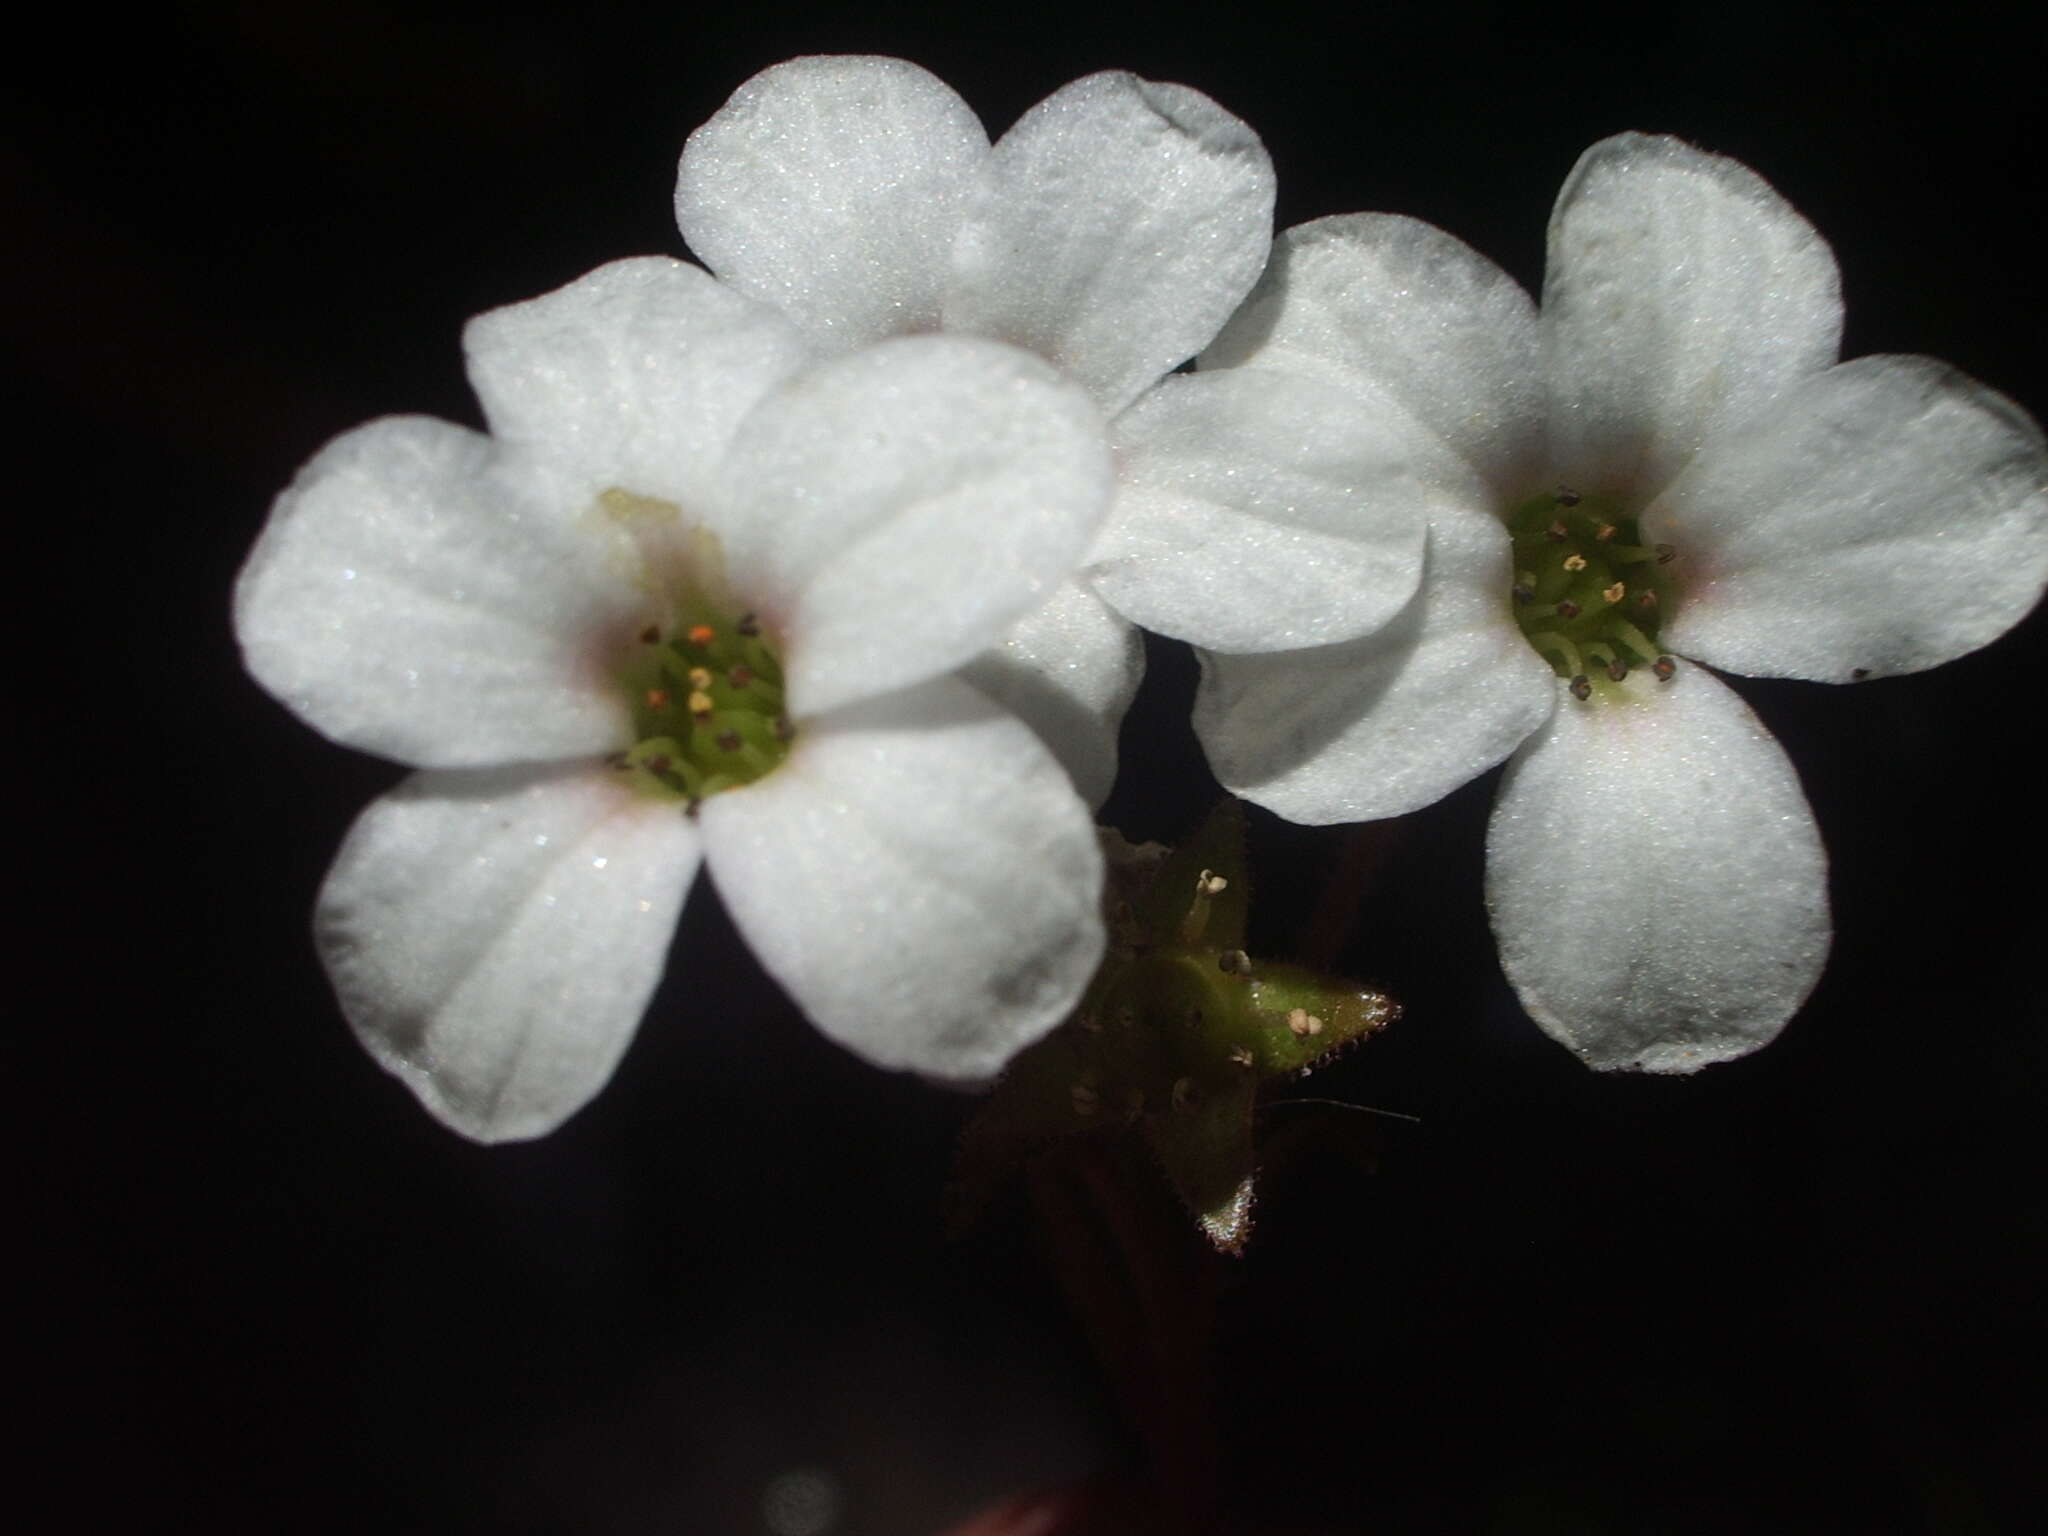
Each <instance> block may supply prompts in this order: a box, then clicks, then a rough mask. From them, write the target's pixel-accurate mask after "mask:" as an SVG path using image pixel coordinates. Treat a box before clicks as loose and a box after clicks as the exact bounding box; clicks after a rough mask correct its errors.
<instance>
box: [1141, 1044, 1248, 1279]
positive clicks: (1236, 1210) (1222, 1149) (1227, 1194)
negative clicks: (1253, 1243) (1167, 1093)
mask: <svg viewBox="0 0 2048 1536" xmlns="http://www.w3.org/2000/svg"><path fill="white" fill-rule="evenodd" d="M1258 1086H1259V1085H1258V1082H1257V1080H1256V1079H1255V1078H1254V1077H1253V1076H1252V1075H1251V1074H1250V1073H1249V1072H1244V1073H1240V1074H1239V1075H1238V1077H1237V1078H1236V1080H1235V1081H1227V1082H1224V1083H1221V1084H1217V1085H1214V1086H1212V1087H1210V1088H1206V1089H1203V1088H1197V1089H1193V1090H1192V1091H1189V1092H1185V1093H1183V1094H1182V1095H1181V1096H1180V1098H1179V1101H1178V1102H1177V1103H1175V1104H1173V1105H1172V1106H1171V1108H1170V1111H1169V1112H1168V1113H1166V1114H1159V1115H1147V1116H1146V1117H1145V1119H1144V1130H1145V1139H1146V1140H1147V1141H1148V1142H1150V1143H1151V1146H1152V1150H1153V1152H1154V1153H1156V1154H1157V1155H1158V1158H1159V1164H1160V1166H1161V1167H1162V1168H1164V1169H1165V1170H1166V1177H1167V1179H1168V1180H1169V1181H1170V1182H1171V1183H1172V1184H1173V1187H1174V1190H1175V1192H1176V1193H1178V1194H1179V1195H1180V1198H1181V1201H1182V1203H1183V1204H1185V1205H1186V1206H1187V1208H1188V1212H1189V1214H1190V1215H1192V1216H1193V1217H1194V1218H1195V1225H1196V1226H1198V1227H1200V1228H1201V1229H1202V1235H1203V1236H1204V1237H1206V1238H1208V1239H1209V1241H1210V1242H1212V1243H1214V1244H1215V1245H1216V1246H1217V1247H1218V1248H1220V1249H1222V1250H1223V1252H1225V1253H1228V1254H1240V1253H1243V1252H1244V1245H1245V1242H1246V1240H1247V1239H1248V1238H1250V1236H1251V1234H1252V1200H1253V1194H1254V1189H1253V1176H1254V1174H1255V1173H1256V1172H1257V1163H1256V1156H1257V1154H1256V1153H1255V1152H1254V1150H1253V1146H1252V1111H1253V1107H1254V1100H1255V1099H1256V1098H1257V1097H1258Z"/></svg>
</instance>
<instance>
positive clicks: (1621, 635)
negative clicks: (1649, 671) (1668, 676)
mask: <svg viewBox="0 0 2048 1536" xmlns="http://www.w3.org/2000/svg"><path fill="white" fill-rule="evenodd" d="M1613 628H1614V638H1615V639H1617V640H1619V641H1620V642H1621V643H1622V644H1623V645H1625V646H1627V647H1628V648H1629V649H1630V650H1632V651H1634V652H1635V653H1636V655H1637V656H1639V657H1640V658H1642V660H1643V661H1645V662H1653V661H1655V660H1656V659H1657V658H1658V657H1659V656H1662V655H1663V654H1664V647H1663V646H1661V645H1658V644H1656V643H1654V642H1653V641H1651V640H1650V638H1649V637H1648V636H1646V635H1645V634H1644V633H1643V632H1642V631H1641V630H1640V629H1637V628H1636V627H1635V625H1633V624H1631V623H1629V621H1628V620H1627V619H1623V618H1616V619H1614V620H1613Z"/></svg>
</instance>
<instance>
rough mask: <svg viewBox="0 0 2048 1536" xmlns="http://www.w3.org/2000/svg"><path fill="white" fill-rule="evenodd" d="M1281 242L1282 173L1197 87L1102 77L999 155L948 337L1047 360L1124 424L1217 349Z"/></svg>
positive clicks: (1024, 121) (1063, 92)
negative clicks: (1276, 182) (1158, 390)
mask: <svg viewBox="0 0 2048 1536" xmlns="http://www.w3.org/2000/svg"><path fill="white" fill-rule="evenodd" d="M1272 238H1273V165H1272V161H1271V160H1270V159H1269V158H1268V156H1267V154H1266V150H1265V146H1264V145H1262V144H1261V143H1260V142H1259V138H1258V135H1257V134H1255V133H1253V132H1252V131H1251V129H1249V128H1248V127H1246V126H1245V125H1244V124H1243V123H1242V122H1240V121H1238V119H1237V118H1235V117H1233V116H1231V115H1230V114H1229V113H1228V112H1226V111H1224V110H1223V109H1222V108H1221V107H1219V106H1217V105H1216V103H1215V102H1213V101H1211V100H1210V99H1209V98H1208V97H1206V96H1204V95H1203V94H1202V93H1201V92H1200V91H1196V90H1190V89H1189V88H1188V87H1187V86H1184V85H1162V84H1157V83H1155V82H1153V81H1150V80H1140V79H1139V78H1138V77H1137V76H1135V75H1128V74H1122V73H1104V74H1099V75H1089V76H1088V77H1087V78H1086V79H1082V80H1076V81H1074V82H1073V83H1072V84H1071V85H1067V86H1063V87H1062V88H1061V89H1059V90H1057V91H1055V92H1054V93H1053V94H1052V95H1050V96H1048V97H1047V98H1046V99H1045V100H1044V101H1042V102H1040V103H1039V104H1038V105H1037V106H1035V107H1033V108H1032V109H1031V110H1030V111H1029V112H1027V113H1025V114H1024V116H1023V117H1022V118H1020V119H1019V120H1018V122H1017V125H1016V126H1015V127H1014V128H1012V129H1011V130H1010V131H1009V132H1008V133H1006V134H1004V135H1003V137H1002V139H1001V140H1000V142H998V143H997V145H996V147H995V150H994V152H993V153H992V154H991V155H990V157H989V161H988V167H987V174H986V177H985V180H984V183H983V186H982V189H981V194H980V196H979V198H978V199H977V201H976V203H975V205H974V211H973V214H972V216H971V218H970V219H969V222H968V223H967V225H966V227H965V228H964V229H963V230H962V232H961V236H960V242H959V245H958V247H957V249H956V253H955V259H956V270H955V277H954V284H953V289H952V292H951V293H950V294H949V296H948V298H947V302H946V327H947V329H948V330H956V331H971V332H973V333H975V334H977V335H982V336H996V337H1000V338H1001V339H1003V340H1004V341H1012V342H1015V343H1016V344H1017V345H1018V346H1021V347H1028V348H1030V349H1031V350H1032V351H1035V352H1039V353H1042V354H1044V355H1045V356H1046V357H1049V358H1051V359H1052V360H1053V361H1054V362H1056V363H1058V364H1059V365H1060V366H1061V367H1062V368H1064V369H1066V370H1067V371H1068V372H1069V373H1071V374H1072V375H1073V376H1074V377H1075V378H1077V379H1079V380H1080V381H1081V382H1082V383H1083V384H1084V385H1086V386H1087V388H1088V389H1089V391H1090V392H1091V393H1093V394H1094V396H1095V398H1096V401H1097V402H1098V403H1099V404H1100V405H1101V407H1102V410H1103V413H1104V414H1105V415H1110V416H1113V415H1115V414H1116V413H1117V412H1118V411H1120V410H1122V409H1123V408H1124V406H1126V405H1127V404H1129V403H1130V402H1131V401H1132V400H1133V399H1135V398H1136V397H1137V395H1138V393H1139V391H1140V390H1142V389H1144V388H1145V387H1146V386H1147V385H1148V384H1150V383H1152V382H1153V381H1154V380H1155V379H1157V378H1159V377H1160V376H1161V375H1162V374H1165V373H1166V372H1168V371H1169V370H1171V369H1172V368H1174V367H1175V366H1177V365H1178V364H1180V363H1182V362H1185V361H1186V360H1187V359H1188V358H1190V357H1193V356H1194V355H1195V354H1196V353H1197V352H1199V351H1201V350H1202V348H1203V347H1205V346H1207V345H1208V344H1209V339H1210V338H1211V337H1212V336H1214V335H1215V334H1216V331H1217V328H1218V327H1220V326H1221V325H1222V324H1223V322H1224V321H1225V320H1226V319H1228V318H1229V317H1230V312H1231V311H1232V310H1233V309H1235V308H1237V306H1238V303H1239V301H1240V300H1242V299H1243V298H1244V296H1245V294H1246V293H1247V292H1248V291H1249V290H1250V288H1251V286H1252V282H1253V280H1254V279H1256V278H1257V277H1258V275H1259V269H1260V268H1261V267H1262V266H1264V265H1265V262H1266V251H1267V247H1268V246H1269V244H1270V243H1271V241H1272Z"/></svg>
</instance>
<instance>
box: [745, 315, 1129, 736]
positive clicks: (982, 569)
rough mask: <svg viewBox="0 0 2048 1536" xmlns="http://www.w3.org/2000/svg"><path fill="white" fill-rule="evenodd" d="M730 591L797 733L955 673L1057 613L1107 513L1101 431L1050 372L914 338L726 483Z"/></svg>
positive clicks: (811, 387)
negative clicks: (767, 651) (772, 667)
mask: <svg viewBox="0 0 2048 1536" xmlns="http://www.w3.org/2000/svg"><path fill="white" fill-rule="evenodd" d="M728 471H729V489H728V492H727V494H726V497H725V508H726V512H725V514H724V515H722V517H721V519H720V527H719V531H720V533H721V535H722V536H723V538H724V543H725V555H726V566H727V570H728V572H729V573H730V575H731V578H732V584H733V588H734V590H735V591H736V592H738V593H741V594H743V595H744V596H745V599H746V601H747V603H748V604H749V605H750V606H752V607H753V608H754V609H755V610H756V611H757V612H758V613H759V614H760V615H761V617H762V619H763V620H764V621H765V622H767V623H768V624H769V625H770V626H771V628H772V629H773V630H775V631H776V632H777V633H779V634H780V636H781V638H782V641H783V645H784V651H783V663H784V675H785V677H786V678H787V680H788V687H789V707H790V710H791V712H792V713H793V714H796V715H797V716H799V717H801V716H804V715H808V714H815V713H818V712H820V711H823V710H827V709H833V708H836V707H838V706H839V705H841V704H845V703H848V702H851V701H852V700H854V699H861V698H870V697H873V696H875V695H878V694H881V693H886V692H888V691H889V690H891V689H894V688H900V687H903V686H905V685H907V684H910V683H914V682H921V681H923V680H924V679H925V678H928V677H935V676H937V675H938V674H940V673H943V672H950V671H951V670H953V669H954V668H955V667H958V666H960V665H962V664H963V663H965V662H966V661H968V660H969V659H970V658H971V657H973V656H974V655H976V654H977V653H979V652H980V651H982V650H983V649H985V648H986V647H988V646H989V645H992V644H994V643H996V642H997V641H998V640H1000V639H1001V637H1002V635H1003V632H1004V631H1005V630H1007V629H1008V628H1009V627H1010V626H1011V625H1012V624H1014V623H1016V622H1017V621H1018V620H1019V619H1021V618H1023V617H1024V615H1025V614H1027V613H1029V612H1030V611H1031V610H1032V609H1033V608H1035V607H1037V606H1038V605H1039V604H1040V603H1042V602H1044V601H1045V600H1046V599H1047V598H1048V597H1049V596H1051V594H1052V592H1053V590H1054V589H1055V588H1056V587H1057V586H1058V585H1059V584H1060V583H1061V582H1062V581H1064V580H1065V579H1066V578H1067V576H1068V575H1069V573H1070V572H1072V571H1073V569H1074V568H1075V566H1076V565H1078V564H1079V562H1080V558H1081V556H1082V554H1083V553H1084V552H1085V550H1086V548H1087V545H1088V541H1089V540H1090V539H1091V538H1093V537H1094V534H1095V530H1096V529H1097V527H1099V526H1100V524H1101V522H1102V519H1103V517H1104V516H1105V514H1106V513H1107V511H1108V507H1109V495H1110V474H1111V470H1110V461H1109V450H1108V448H1107V446H1106V444H1105V443H1104V440H1103V428H1102V420H1101V417H1100V416H1099V415H1098V414H1097V413H1096V410H1095V408H1094V406H1093V405H1092V404H1091V403H1090V402H1089V400H1088V397H1087V396H1086V395H1084V394H1083V393H1082V392H1081V391H1080V390H1079V389H1078V388H1076V387H1075V386H1074V385H1073V384H1070V383H1068V382H1067V381H1065V380H1064V379H1062V378H1061V377H1060V376H1059V375H1058V374H1057V373H1055V372H1054V371H1053V369H1052V368H1051V367H1050V366H1049V365H1047V364H1046V363H1045V362H1044V361H1043V360H1041V359H1039V358H1036V357H1033V356H1031V355H1030V354H1029V353H1027V352H1020V351H1019V350H1017V349H1016V348H1015V347H1007V346H1004V345H1002V344H1001V343H999V342H992V341H982V340H979V339H977V338H973V337H964V336H957V337H956V336H907V337H900V338H896V339H893V340H890V341H884V342H878V343H877V344H876V345H874V346H872V347H869V348H866V349H864V350H862V351H860V352H857V353H855V354H853V355H852V356H850V357H844V358H836V359H834V360H832V361H831V362H827V363H824V364H821V365H820V366H819V367H817V368H815V369H813V370H812V371H811V372H809V373H806V374H802V375H800V376H799V377H798V378H796V379H795V380H794V381H792V382H791V383H790V384H789V385H787V386H786V387H785V388H783V389H782V390H780V391H778V392H777V393H776V394H774V395H772V396H770V397H769V399H768V400H767V401H766V402H764V403H763V405H762V406H761V408H760V409H759V410H757V411H756V412H754V414H753V415H752V416H750V417H749V418H748V419H747V422H746V424H745V425H744V426H743V427H742V428H741V430H740V435H739V438H738V440H737V441H736V442H735V444H734V448H733V454H732V458H731V461H730V463H729V465H728Z"/></svg>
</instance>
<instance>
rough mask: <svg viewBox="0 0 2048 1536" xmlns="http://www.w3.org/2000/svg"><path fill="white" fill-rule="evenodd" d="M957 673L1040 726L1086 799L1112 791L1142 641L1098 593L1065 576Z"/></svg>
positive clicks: (1139, 675)
mask: <svg viewBox="0 0 2048 1536" xmlns="http://www.w3.org/2000/svg"><path fill="white" fill-rule="evenodd" d="M960 676H962V677H963V678H965V679H966V680H967V681H968V682H970V683H972V684H973V685H974V686H975V687H976V688H978V689H980V690H981V692H983V693H985V694H987V695H988V696H989V697H990V698H992V699H994V700H995V701H996V702H997V703H998V704H1000V705H1002V706H1003V707H1004V708H1005V709H1007V710H1009V711H1010V712H1011V713H1012V714H1014V715H1016V716H1017V717H1018V718H1019V719H1020V720H1022V721H1023V722H1024V723H1025V724H1026V725H1028V726H1030V727H1031V729H1032V730H1034V731H1036V732H1037V733H1038V739H1039V740H1040V741H1042V742H1044V743H1045V744H1046V746H1048V747H1050V748H1051V749H1052V754H1053V756H1055V757H1057V758H1058V759H1059V760H1060V762H1061V764H1062V765H1063V766H1064V767H1065V768H1066V770H1067V774H1068V776H1069V777H1070V778H1072V779H1073V781H1074V788H1075V789H1076V790H1077V791H1078V792H1079V793H1080V796H1081V798H1082V799H1083V800H1085V801H1087V802H1088V804H1090V805H1091V806H1095V805H1100V804H1102V802H1103V801H1104V800H1106V799H1108V798H1109V791H1110V787H1111V786H1112V785H1113V784H1114V783H1115V782H1116V738H1117V731H1118V729H1119V728H1120V727H1121V726H1122V725H1123V719H1124V711H1125V710H1127V709H1129V708H1130V705H1131V699H1132V698H1133V697H1134V696H1135V695H1136V694H1137V691H1138V684H1139V683H1140V682H1141V681H1142V680H1143V678H1144V676H1145V643H1144V640H1143V639H1142V638H1141V637H1140V636H1139V634H1138V632H1137V630H1135V629H1133V628H1132V627H1131V626H1130V625H1129V624H1127V623H1125V622H1124V621H1123V620H1122V619H1120V618H1118V617H1117V616H1116V615H1115V614H1114V613H1112V612H1110V610H1109V609H1108V608H1107V607H1106V606H1104V604H1103V603H1102V602H1101V600H1100V599H1098V598H1096V597H1094V596H1093V595H1091V594H1090V593H1088V592H1085V591H1083V590H1082V589H1081V588H1080V587H1078V586H1076V585H1075V584H1074V583H1073V582H1064V583H1062V584H1061V585H1060V586H1058V587H1056V588H1055V589H1054V590H1053V594H1052V596H1051V597H1050V598H1049V599H1048V600H1046V601H1045V602H1043V603H1041V604H1039V606H1038V607H1036V608H1034V609H1032V610H1031V612H1029V613H1027V614H1025V615H1024V617H1023V618H1022V619H1020V620H1018V621H1017V623H1015V624H1013V625H1012V626H1011V627H1010V632H1009V633H1008V634H1007V635H1005V636H1004V637H1003V638H1002V640H1001V641H1000V642H999V643H997V644H996V645H994V646H991V647H990V648H989V649H988V650H985V651H983V652H982V653H981V654H980V655H979V656H977V657H975V658H974V660H972V661H970V662H969V663H967V665H966V666H964V667H962V668H961V669H960Z"/></svg>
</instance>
